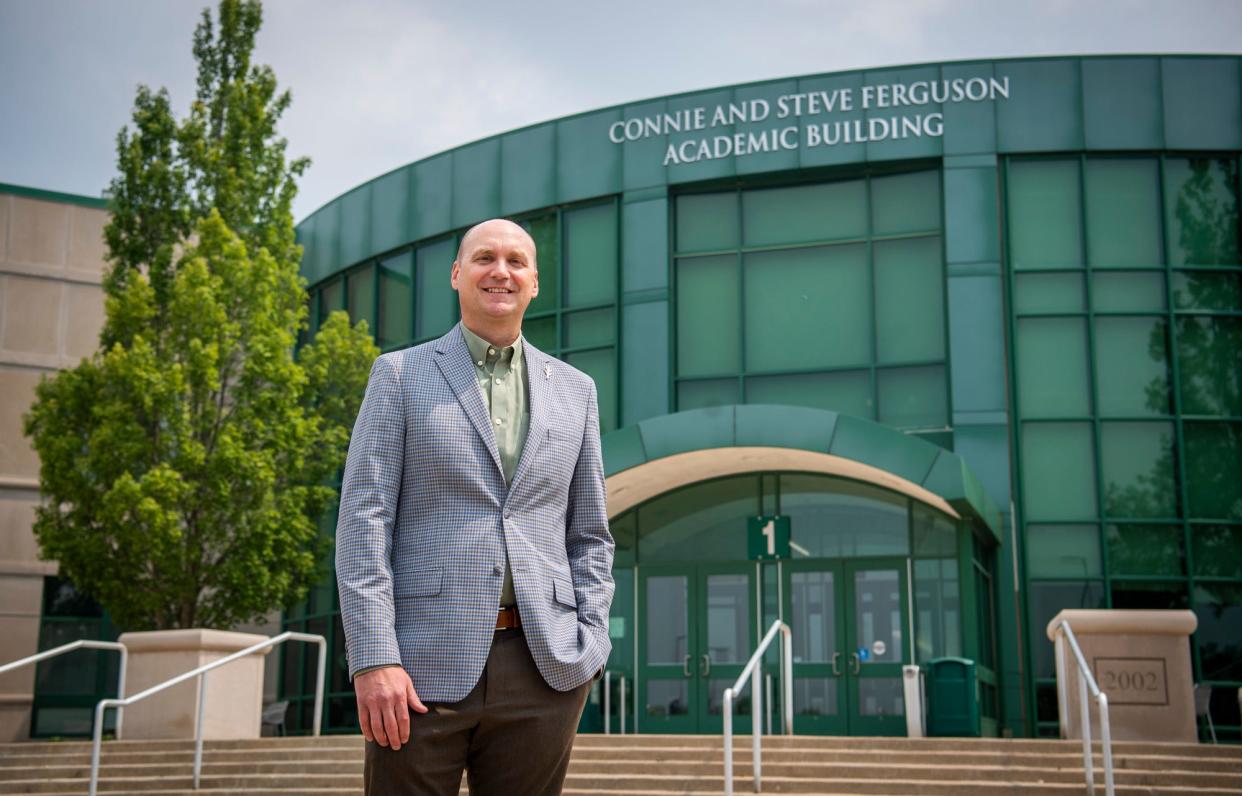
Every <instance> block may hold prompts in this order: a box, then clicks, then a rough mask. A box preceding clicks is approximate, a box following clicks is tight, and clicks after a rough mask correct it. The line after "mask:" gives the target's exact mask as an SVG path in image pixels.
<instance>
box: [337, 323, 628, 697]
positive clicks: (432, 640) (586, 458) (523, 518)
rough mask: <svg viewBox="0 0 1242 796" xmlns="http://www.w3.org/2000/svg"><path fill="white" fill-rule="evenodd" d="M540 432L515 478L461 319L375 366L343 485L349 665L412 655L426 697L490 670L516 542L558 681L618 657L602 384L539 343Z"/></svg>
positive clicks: (532, 354)
mask: <svg viewBox="0 0 1242 796" xmlns="http://www.w3.org/2000/svg"><path fill="white" fill-rule="evenodd" d="M524 353H525V357H526V369H527V381H528V383H529V390H530V400H529V407H530V426H529V430H528V432H527V436H526V444H525V446H524V448H523V450H522V455H521V458H520V459H519V461H518V465H517V470H516V471H515V472H514V474H513V482H512V484H511V485H510V486H508V487H506V485H505V479H504V475H503V473H502V470H501V465H500V456H499V454H498V452H497V449H496V438H495V435H494V434H493V432H492V426H491V422H490V417H489V416H488V412H487V406H486V404H485V403H484V397H483V392H482V390H481V389H480V387H479V384H478V381H477V380H476V377H475V372H474V364H473V363H472V362H471V361H470V352H469V350H468V349H467V348H466V342H465V340H464V339H463V337H462V334H461V330H460V329H459V327H457V326H455V327H453V329H452V330H450V331H449V333H448V334H446V335H444V336H443V337H441V338H440V339H439V340H434V341H431V342H429V343H424V344H423V345H419V346H414V347H413V348H406V349H403V350H401V351H394V352H392V353H388V354H384V355H383V356H381V357H380V358H379V359H377V360H376V361H375V364H374V365H373V366H372V368H371V377H370V381H369V382H368V384H367V391H366V397H365V398H364V399H363V401H362V408H361V409H360V410H359V412H358V420H357V422H356V423H355V424H354V432H353V436H352V438H351V439H350V443H349V457H348V459H347V461H346V464H345V478H344V481H343V483H342V485H341V509H340V517H339V520H338V522H337V536H336V576H337V586H338V588H339V590H340V597H341V619H342V622H343V624H344V627H345V642H346V651H347V654H348V656H349V674H350V677H351V678H352V677H353V675H354V674H355V673H356V672H357V671H358V670H359V669H365V668H368V667H371V666H378V665H380V664H390V663H400V664H401V665H402V666H404V667H405V670H406V672H408V673H409V675H410V678H411V679H412V680H413V682H414V688H415V690H416V691H418V695H419V697H420V698H422V699H423V700H424V701H426V700H432V701H437V702H456V701H458V700H461V699H464V698H465V697H466V695H467V694H469V693H470V690H471V689H472V688H473V687H474V685H475V683H477V682H478V680H479V676H480V675H481V674H482V672H483V665H484V664H485V663H486V662H487V654H488V650H489V649H490V648H491V644H492V635H493V633H494V631H495V627H496V608H497V606H498V605H499V604H500V589H501V585H502V581H503V578H504V563H505V552H504V551H505V550H507V551H508V554H509V561H510V566H511V567H512V570H513V588H514V592H515V593H516V595H517V601H518V609H519V611H520V612H521V615H522V626H523V628H524V629H525V633H526V640H527V643H528V644H529V646H530V651H531V654H532V656H533V657H534V659H535V664H536V665H537V666H538V667H539V671H540V672H542V674H543V677H544V679H545V680H547V682H548V684H549V685H551V686H552V687H553V688H556V689H558V690H561V691H568V690H570V689H572V688H575V687H577V686H579V685H581V684H582V683H585V682H586V681H587V680H589V679H590V678H591V676H592V675H593V674H594V673H595V672H596V671H597V670H599V668H600V667H601V666H603V665H604V662H605V661H606V660H607V659H608V653H609V651H610V650H611V648H612V644H611V642H610V641H609V639H608V609H609V607H610V605H611V604H612V595H613V588H614V587H613V580H612V559H613V541H612V536H611V535H610V534H609V532H608V515H607V511H606V509H605V502H604V469H603V461H602V458H601V455H600V442H599V420H598V417H599V411H598V408H597V405H596V393H595V385H594V383H593V382H592V381H591V379H590V378H589V377H588V376H586V375H585V374H583V373H582V372H580V371H578V370H575V369H574V368H572V367H570V366H569V365H567V364H565V363H564V362H561V361H560V360H557V359H554V358H552V357H550V356H548V355H547V354H545V353H543V352H542V351H539V350H538V349H536V348H535V347H534V346H532V345H531V344H530V343H529V342H526V343H525V349H524Z"/></svg>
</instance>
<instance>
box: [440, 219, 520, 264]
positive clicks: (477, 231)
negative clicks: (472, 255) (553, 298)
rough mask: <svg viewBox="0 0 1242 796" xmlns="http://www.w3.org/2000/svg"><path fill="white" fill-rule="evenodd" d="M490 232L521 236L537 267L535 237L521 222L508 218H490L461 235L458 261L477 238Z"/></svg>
mask: <svg viewBox="0 0 1242 796" xmlns="http://www.w3.org/2000/svg"><path fill="white" fill-rule="evenodd" d="M488 232H499V233H502V234H510V235H519V236H521V238H522V239H523V240H524V242H525V243H526V244H527V245H529V246H530V254H531V265H532V266H536V267H537V264H536V262H535V239H534V238H532V237H531V236H530V233H529V232H527V231H526V230H525V229H524V228H523V227H522V225H521V224H515V223H513V222H512V221H510V220H509V219H507V218H490V219H488V220H487V221H481V222H479V223H478V224H475V225H474V226H473V227H471V228H470V229H468V230H466V234H465V235H462V236H461V245H459V246H458V247H457V259H458V261H460V260H461V259H462V258H463V257H464V256H465V255H466V253H467V252H469V251H470V246H472V245H474V242H475V240H477V239H478V238H479V237H481V236H482V237H485V236H486V233H488Z"/></svg>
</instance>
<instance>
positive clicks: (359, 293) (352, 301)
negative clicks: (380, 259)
mask: <svg viewBox="0 0 1242 796" xmlns="http://www.w3.org/2000/svg"><path fill="white" fill-rule="evenodd" d="M348 279H349V290H348V291H347V292H348V294H349V319H350V321H352V322H353V323H355V324H357V323H358V321H366V322H367V331H369V332H371V334H375V268H374V266H371V265H366V266H363V267H362V268H360V269H359V270H357V271H354V272H353V273H351V274H350V275H349V277H348Z"/></svg>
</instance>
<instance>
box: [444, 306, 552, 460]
mask: <svg viewBox="0 0 1242 796" xmlns="http://www.w3.org/2000/svg"><path fill="white" fill-rule="evenodd" d="M460 325H461V324H460V323H459V324H458V325H457V326H454V327H453V328H452V329H451V330H449V333H448V334H446V335H444V336H443V337H441V338H440V341H439V343H437V344H436V365H438V366H439V367H440V372H442V373H443V374H444V379H445V381H447V382H448V383H449V386H450V387H452V388H453V392H454V393H456V394H457V400H458V402H459V403H460V404H461V408H462V409H464V410H465V411H466V417H469V418H470V422H471V423H473V424H474V430H475V431H477V432H479V437H480V438H481V439H482V440H483V444H484V445H486V446H487V450H488V452H489V453H491V454H492V461H493V462H494V463H495V464H496V469H497V471H499V472H500V473H502V474H503V473H504V468H503V467H501V465H500V451H499V449H498V448H497V447H496V432H494V431H493V430H492V423H491V418H490V417H488V415H487V406H486V405H485V404H484V403H483V391H482V390H480V389H479V382H478V379H477V377H476V376H475V370H474V363H473V362H471V361H470V349H468V348H466V341H465V339H464V338H463V337H462V334H461V329H459V328H458V326H460ZM532 417H533V413H532ZM532 426H533V422H532Z"/></svg>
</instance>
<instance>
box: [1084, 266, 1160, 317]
mask: <svg viewBox="0 0 1242 796" xmlns="http://www.w3.org/2000/svg"><path fill="white" fill-rule="evenodd" d="M1091 307H1092V309H1094V310H1095V311H1096V312H1162V311H1163V310H1164V272H1163V271H1100V272H1097V273H1095V274H1093V275H1092V277H1091Z"/></svg>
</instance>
